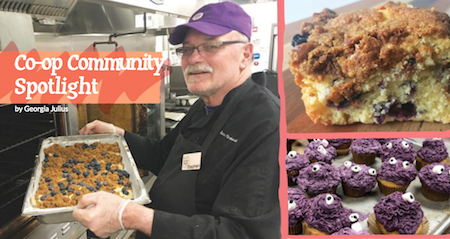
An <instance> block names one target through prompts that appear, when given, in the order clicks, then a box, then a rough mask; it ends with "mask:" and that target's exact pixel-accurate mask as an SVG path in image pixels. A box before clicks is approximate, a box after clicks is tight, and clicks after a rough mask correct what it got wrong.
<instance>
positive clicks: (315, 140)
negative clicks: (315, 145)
mask: <svg viewBox="0 0 450 239" xmlns="http://www.w3.org/2000/svg"><path fill="white" fill-rule="evenodd" d="M313 141H314V142H317V141H322V140H321V139H313Z"/></svg>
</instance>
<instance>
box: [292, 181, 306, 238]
mask: <svg viewBox="0 0 450 239" xmlns="http://www.w3.org/2000/svg"><path fill="white" fill-rule="evenodd" d="M288 198H289V205H288V209H289V235H298V234H301V233H302V221H303V211H302V210H303V208H305V203H306V201H307V198H306V196H305V194H303V192H302V191H300V189H297V188H288Z"/></svg>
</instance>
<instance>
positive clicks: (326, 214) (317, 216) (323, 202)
mask: <svg viewBox="0 0 450 239" xmlns="http://www.w3.org/2000/svg"><path fill="white" fill-rule="evenodd" d="M305 206H306V208H307V210H305V211H304V221H303V234H304V235H330V234H332V233H335V232H337V231H339V230H340V229H342V228H344V227H350V226H351V225H352V223H354V222H355V220H354V219H355V218H356V221H357V220H358V218H361V217H364V216H363V215H362V214H359V213H357V212H355V211H353V210H351V209H347V208H345V207H344V206H343V205H342V202H341V199H340V198H339V197H338V196H336V195H334V194H329V193H323V194H320V195H317V196H316V197H314V198H312V199H309V200H308V201H307V202H306V204H305Z"/></svg>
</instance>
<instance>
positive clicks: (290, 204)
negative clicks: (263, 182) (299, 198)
mask: <svg viewBox="0 0 450 239" xmlns="http://www.w3.org/2000/svg"><path fill="white" fill-rule="evenodd" d="M296 206H297V204H296V203H295V201H294V200H292V199H291V200H289V204H288V210H289V211H292V210H294V209H295V207H296Z"/></svg>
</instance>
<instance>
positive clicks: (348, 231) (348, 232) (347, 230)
mask: <svg viewBox="0 0 450 239" xmlns="http://www.w3.org/2000/svg"><path fill="white" fill-rule="evenodd" d="M331 235H336V236H337V235H370V233H369V232H368V231H366V230H361V231H355V230H353V229H351V228H350V227H344V228H342V229H341V230H339V231H337V232H335V233H333V234H331Z"/></svg>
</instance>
